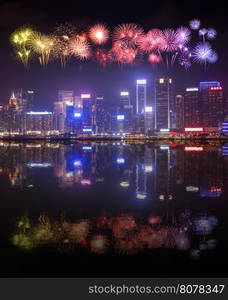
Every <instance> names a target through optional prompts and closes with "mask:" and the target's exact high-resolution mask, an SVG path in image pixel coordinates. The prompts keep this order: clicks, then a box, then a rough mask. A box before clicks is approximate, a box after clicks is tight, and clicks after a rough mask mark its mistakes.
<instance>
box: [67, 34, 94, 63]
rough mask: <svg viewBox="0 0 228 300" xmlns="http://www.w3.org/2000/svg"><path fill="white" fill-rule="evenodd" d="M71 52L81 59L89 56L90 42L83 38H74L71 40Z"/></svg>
mask: <svg viewBox="0 0 228 300" xmlns="http://www.w3.org/2000/svg"><path fill="white" fill-rule="evenodd" d="M69 46H70V53H71V54H72V55H74V56H75V57H76V58H78V59H80V60H84V59H87V58H89V56H90V46H89V44H88V42H86V41H84V40H83V39H81V38H78V37H77V38H74V39H73V40H72V41H70V45H69Z"/></svg>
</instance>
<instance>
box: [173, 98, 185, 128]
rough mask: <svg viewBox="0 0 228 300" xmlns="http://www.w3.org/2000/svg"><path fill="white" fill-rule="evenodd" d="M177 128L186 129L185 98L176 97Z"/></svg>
mask: <svg viewBox="0 0 228 300" xmlns="http://www.w3.org/2000/svg"><path fill="white" fill-rule="evenodd" d="M175 112H176V128H177V129H182V128H184V97H183V96H182V95H176V97H175Z"/></svg>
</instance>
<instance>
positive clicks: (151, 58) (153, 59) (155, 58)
mask: <svg viewBox="0 0 228 300" xmlns="http://www.w3.org/2000/svg"><path fill="white" fill-rule="evenodd" d="M148 61H149V62H150V63H151V64H152V65H154V66H155V65H156V64H158V63H160V62H161V61H162V59H161V57H160V56H159V55H157V54H155V53H151V54H150V55H149V56H148Z"/></svg>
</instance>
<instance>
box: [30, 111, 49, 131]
mask: <svg viewBox="0 0 228 300" xmlns="http://www.w3.org/2000/svg"><path fill="white" fill-rule="evenodd" d="M52 121H53V119H52V112H47V111H41V112H34V111H30V112H27V113H26V131H27V134H47V132H48V131H51V130H52V129H53V122H52Z"/></svg>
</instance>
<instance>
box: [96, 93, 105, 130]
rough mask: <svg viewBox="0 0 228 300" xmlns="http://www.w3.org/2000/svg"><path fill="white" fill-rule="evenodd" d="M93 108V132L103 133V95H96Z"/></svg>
mask: <svg viewBox="0 0 228 300" xmlns="http://www.w3.org/2000/svg"><path fill="white" fill-rule="evenodd" d="M94 105H95V107H94V109H95V120H94V123H95V132H96V133H104V132H105V121H106V110H105V103H104V96H103V95H97V96H96V98H95V101H94Z"/></svg>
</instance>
